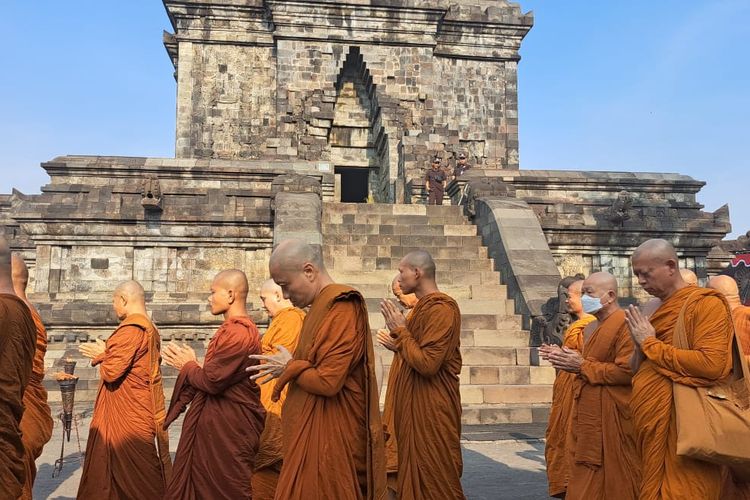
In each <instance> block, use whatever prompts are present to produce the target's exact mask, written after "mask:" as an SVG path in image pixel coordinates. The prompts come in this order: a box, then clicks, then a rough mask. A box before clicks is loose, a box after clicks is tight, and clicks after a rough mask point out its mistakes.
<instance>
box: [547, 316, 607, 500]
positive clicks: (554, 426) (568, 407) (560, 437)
mask: <svg viewBox="0 0 750 500" xmlns="http://www.w3.org/2000/svg"><path fill="white" fill-rule="evenodd" d="M595 320H596V317H594V316H592V315H590V314H584V315H583V316H581V318H580V319H577V320H576V321H574V322H573V323H571V324H570V326H569V327H568V329H567V330H565V335H564V337H563V344H562V345H563V347H567V348H569V349H574V350H576V351H578V352H581V351H583V329H584V328H585V327H586V325H588V324H589V323H591V322H592V321H595ZM575 378H576V375H575V374H574V373H570V372H566V371H563V370H558V371H557V375H556V376H555V383H554V385H553V386H552V406H551V407H550V412H549V420H548V423H547V431H546V433H545V437H546V439H545V446H544V458H545V459H546V462H547V488H548V491H549V496H551V497H561V496H563V495H565V492H566V491H567V488H568V477H569V475H570V460H569V457H568V454H567V453H566V447H565V444H566V440H567V439H568V435H569V434H570V422H571V420H570V413H571V411H572V410H573V382H574V381H575Z"/></svg>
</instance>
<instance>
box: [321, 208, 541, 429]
mask: <svg viewBox="0 0 750 500" xmlns="http://www.w3.org/2000/svg"><path fill="white" fill-rule="evenodd" d="M323 238H324V239H323V241H324V257H325V262H326V266H327V267H328V270H329V272H330V273H331V275H332V277H333V278H334V280H336V281H337V282H340V283H346V284H348V285H351V286H353V287H355V288H357V289H358V290H359V291H360V292H362V294H363V295H364V296H365V298H366V299H367V306H368V310H369V312H370V327H371V328H372V329H373V331H376V330H377V329H378V328H382V327H383V326H384V323H385V322H384V320H383V318H382V316H381V314H380V312H379V303H380V301H381V300H382V299H383V298H390V297H392V295H391V291H390V284H391V280H392V279H393V277H394V276H395V275H396V274H397V272H398V263H399V261H400V260H401V258H402V257H403V256H404V255H406V254H407V253H409V252H411V251H413V250H418V249H424V250H427V251H429V252H430V253H431V254H432V256H433V258H434V259H435V264H436V266H437V281H438V286H439V287H440V289H441V291H443V292H445V293H447V294H449V295H451V296H452V297H453V298H454V299H456V301H457V302H458V305H459V307H460V309H461V314H462V318H461V328H462V330H461V353H462V355H463V370H462V372H461V401H462V404H463V407H464V411H463V422H464V423H465V424H493V423H508V422H510V423H528V422H542V421H546V419H547V416H548V412H549V403H550V401H551V398H552V383H553V381H554V376H555V374H554V370H553V369H552V368H551V367H549V366H531V362H530V360H531V349H530V348H529V347H528V341H529V333H528V331H525V330H523V328H522V322H521V316H520V315H517V314H515V312H514V311H515V304H514V302H513V300H509V299H507V298H506V297H507V291H506V288H505V285H503V284H501V282H500V275H499V273H498V272H496V271H494V270H493V264H494V263H493V261H492V259H490V258H488V256H487V248H486V247H484V246H482V241H481V238H480V237H479V236H478V235H477V228H476V226H474V225H472V224H471V223H470V222H469V221H468V220H467V219H466V218H465V217H464V216H463V215H462V212H461V209H460V207H456V206H447V205H444V206H426V205H390V204H345V203H326V204H324V208H323ZM376 351H377V353H378V354H379V355H380V356H382V358H383V363H384V365H385V378H386V380H385V381H384V385H383V387H385V386H386V385H385V384H387V372H388V369H389V367H390V363H391V359H392V353H390V351H387V350H386V349H383V348H381V347H380V346H377V347H376ZM384 395H385V390H383V391H382V393H381V401H382V399H383V398H384Z"/></svg>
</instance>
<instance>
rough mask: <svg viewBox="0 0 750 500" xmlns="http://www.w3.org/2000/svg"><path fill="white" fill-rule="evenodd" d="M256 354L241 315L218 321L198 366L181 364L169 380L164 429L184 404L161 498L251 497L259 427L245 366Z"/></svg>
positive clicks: (255, 391)
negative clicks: (172, 382) (171, 381)
mask: <svg viewBox="0 0 750 500" xmlns="http://www.w3.org/2000/svg"><path fill="white" fill-rule="evenodd" d="M259 353H260V335H259V334H258V329H257V328H256V326H255V324H254V323H253V322H252V320H251V319H250V318H248V317H244V316H235V317H231V318H229V319H227V320H225V321H224V323H223V324H222V325H221V327H219V330H218V331H217V332H216V333H215V334H214V336H213V338H212V339H211V341H210V342H209V344H208V348H207V349H206V357H205V359H204V362H203V366H201V365H199V364H198V363H197V362H195V361H190V362H188V363H186V364H185V366H183V367H182V369H181V370H180V375H179V377H178V378H177V382H176V384H175V389H174V393H173V394H172V401H171V403H170V405H169V411H168V412H167V419H166V422H165V423H164V427H165V428H166V427H167V426H168V425H169V424H171V423H172V422H174V421H175V419H177V417H178V416H179V415H180V413H182V412H183V411H185V408H186V407H187V406H188V405H190V409H189V410H188V411H187V414H186V415H185V420H184V422H183V424H182V434H181V435H180V442H179V444H178V446H177V454H176V455H175V459H174V473H173V474H172V480H171V481H170V482H169V486H168V487H167V492H166V494H165V495H164V498H165V500H166V499H172V500H202V499H208V498H210V499H211V500H221V499H226V500H239V499H242V498H247V499H249V498H252V492H251V491H252V488H251V480H252V471H253V465H254V461H255V454H256V453H257V451H258V443H259V440H260V433H261V432H262V431H263V421H264V418H265V410H263V405H261V403H260V389H259V388H258V385H257V384H256V383H255V382H254V381H252V380H250V378H249V374H248V373H247V372H246V371H245V368H247V367H248V366H250V365H252V364H255V361H252V360H250V359H249V358H248V356H249V355H251V354H259Z"/></svg>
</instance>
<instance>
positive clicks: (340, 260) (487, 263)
mask: <svg viewBox="0 0 750 500" xmlns="http://www.w3.org/2000/svg"><path fill="white" fill-rule="evenodd" d="M366 248H368V247H366ZM369 249H370V250H372V251H371V252H367V253H375V251H377V248H369ZM345 251H346V250H344V249H342V251H341V252H340V253H338V254H334V253H332V252H326V255H325V256H324V260H325V264H326V267H327V268H330V269H343V270H360V269H361V270H373V271H375V270H378V269H393V270H397V269H398V266H399V265H400V263H401V258H399V257H364V256H356V255H346V254H343V252H345ZM350 253H356V252H350ZM372 259H375V261H374V267H373V260H372ZM433 260H434V262H435V268H436V269H437V271H438V272H440V271H462V272H473V271H493V270H494V260H493V259H487V258H478V257H477V258H460V259H433Z"/></svg>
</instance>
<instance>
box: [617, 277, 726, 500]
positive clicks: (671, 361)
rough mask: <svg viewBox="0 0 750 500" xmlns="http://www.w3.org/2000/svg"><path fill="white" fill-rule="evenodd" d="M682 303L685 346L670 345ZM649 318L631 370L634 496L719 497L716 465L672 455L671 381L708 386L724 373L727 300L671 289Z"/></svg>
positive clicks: (692, 290) (689, 289)
mask: <svg viewBox="0 0 750 500" xmlns="http://www.w3.org/2000/svg"><path fill="white" fill-rule="evenodd" d="M692 294H695V295H692ZM686 303H687V309H686V315H685V322H686V323H685V326H686V328H685V331H686V332H687V338H688V342H689V344H690V345H691V346H692V347H693V349H690V350H687V349H677V348H676V347H674V346H673V345H672V333H673V331H674V328H675V324H676V323H677V317H678V315H679V313H680V310H681V309H682V307H683V305H685V304H686ZM650 321H651V324H652V325H653V326H654V328H655V330H656V337H655V338H653V337H652V338H648V339H646V340H644V341H643V343H642V344H641V350H642V351H643V354H644V355H645V357H646V359H645V360H644V361H643V362H642V363H641V366H640V368H639V369H638V372H637V373H636V374H635V375H634V376H633V392H632V397H631V411H632V414H633V424H634V426H635V431H636V446H637V447H638V452H639V455H640V459H641V470H642V481H641V494H640V498H641V500H652V499H653V500H656V499H673V498H696V499H697V498H700V499H701V500H714V499H719V498H720V488H721V479H722V478H721V476H722V467H720V466H718V465H714V464H711V463H708V462H702V461H699V460H693V459H691V458H688V457H682V456H677V452H676V449H677V448H676V446H677V428H676V425H677V424H676V418H675V411H674V404H673V393H672V382H673V381H676V382H679V383H683V384H686V385H691V386H708V385H712V384H714V383H715V382H716V381H719V380H721V379H723V378H724V377H726V376H727V375H728V374H729V372H730V370H731V363H732V359H731V356H730V355H729V352H730V351H729V347H730V342H731V339H732V331H733V327H732V317H731V314H730V312H729V306H728V305H727V303H726V300H725V299H724V297H722V296H721V295H720V294H719V293H717V292H715V291H713V290H708V289H705V288H699V287H693V286H690V287H685V288H681V289H679V290H677V291H676V292H675V293H674V294H672V296H670V297H669V298H668V299H667V300H666V301H664V302H663V303H662V305H661V306H660V307H659V308H658V309H657V310H656V312H654V314H653V315H652V316H651V319H650Z"/></svg>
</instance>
